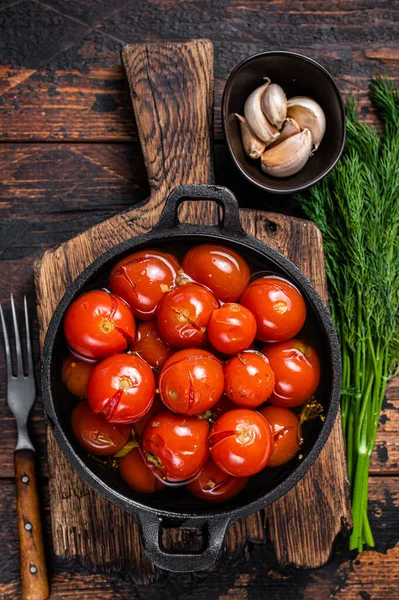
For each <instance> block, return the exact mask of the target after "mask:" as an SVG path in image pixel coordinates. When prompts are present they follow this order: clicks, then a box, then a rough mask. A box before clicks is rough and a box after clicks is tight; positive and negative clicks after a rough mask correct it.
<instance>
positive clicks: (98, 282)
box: [51, 235, 333, 514]
mask: <svg viewBox="0 0 399 600" xmlns="http://www.w3.org/2000/svg"><path fill="white" fill-rule="evenodd" d="M215 241H217V240H215V238H214V237H208V238H207V237H206V236H203V235H202V236H195V235H190V236H187V235H186V236H173V238H172V239H169V238H166V239H158V240H155V241H152V242H146V243H145V244H141V245H135V246H134V248H132V249H131V250H130V251H128V252H124V253H123V254H119V255H118V256H117V257H116V258H114V259H113V260H111V261H110V262H108V263H107V264H106V265H105V266H103V267H101V268H100V270H98V271H96V272H95V274H94V275H93V276H92V277H91V278H90V279H89V280H88V281H87V283H86V284H85V285H83V286H82V287H81V289H80V291H79V292H78V293H77V294H76V296H78V295H80V293H83V292H85V291H88V290H89V289H93V288H101V287H107V276H108V274H109V273H110V271H111V268H112V266H113V265H114V264H115V262H117V260H119V259H120V258H121V257H122V256H124V255H127V254H130V253H131V252H134V251H137V250H139V249H142V248H150V247H151V248H154V249H158V250H164V251H167V252H172V253H173V254H175V255H176V256H177V257H178V258H182V256H183V255H184V254H185V252H186V251H187V250H188V249H189V248H190V247H192V246H193V245H195V244H198V243H205V242H212V243H215ZM221 243H223V244H225V245H230V246H231V247H233V248H235V249H236V250H238V251H239V252H240V253H241V254H242V255H243V256H244V257H245V258H246V260H247V261H248V263H249V265H250V267H251V270H252V273H253V276H255V274H266V273H275V274H278V275H281V276H284V277H286V278H287V279H289V280H291V281H292V283H294V284H295V285H297V287H298V288H299V289H300V290H301V291H302V293H303V294H304V296H305V298H306V300H307V308H308V316H307V320H306V324H305V326H304V329H303V330H302V332H301V333H300V337H302V338H303V339H305V340H307V341H309V342H311V343H312V345H313V346H314V347H315V348H316V350H317V352H318V354H319V356H320V360H321V365H322V369H321V371H322V378H321V382H320V385H319V388H318V391H317V394H316V397H317V400H318V401H319V402H320V403H321V404H322V405H323V407H324V409H325V413H327V411H328V409H329V406H330V402H331V385H330V383H329V382H331V379H332V368H333V366H332V364H333V363H332V360H331V356H330V345H329V343H328V338H327V334H326V331H325V329H324V326H323V323H322V321H321V319H320V317H319V316H318V314H317V310H316V308H315V306H313V304H312V302H311V300H310V299H309V297H308V296H307V294H306V291H305V290H304V289H303V287H302V286H301V285H300V284H299V283H298V282H297V281H296V280H295V279H293V278H292V277H291V276H290V275H288V273H287V272H286V271H285V270H283V269H282V268H281V267H279V266H278V265H277V264H274V263H273V262H272V261H271V260H270V259H267V258H266V257H265V256H263V255H262V254H261V253H260V252H258V251H256V250H255V249H253V248H250V247H248V246H246V245H245V246H244V245H242V244H238V243H236V242H228V241H227V240H225V239H223V240H222V241H221ZM66 353H67V347H66V343H65V339H64V335H63V331H62V327H59V328H58V331H57V333H56V336H55V341H54V350H53V353H52V357H51V389H52V396H53V403H54V409H55V413H56V415H57V418H58V421H59V424H60V426H61V429H62V430H63V431H64V433H65V435H66V436H67V438H68V440H69V441H70V444H71V445H72V447H73V449H74V451H75V453H76V454H77V455H78V456H79V457H80V459H81V460H82V461H83V462H84V464H85V465H86V467H87V469H89V470H90V471H91V472H92V473H93V474H95V475H96V476H97V477H98V478H99V479H100V480H101V481H102V482H104V483H105V484H106V485H107V486H109V487H110V488H112V489H114V490H115V491H116V492H117V493H118V494H120V495H122V496H123V497H124V498H126V499H130V500H134V501H135V502H138V503H140V504H144V505H146V506H148V507H150V508H153V509H155V510H161V511H169V512H175V513H179V512H190V513H191V512H193V513H195V514H205V513H209V511H210V510H211V511H212V512H213V513H217V512H219V511H221V512H224V511H225V510H229V509H230V510H231V509H239V508H241V507H243V506H244V505H246V504H248V503H251V502H253V501H255V500H257V499H259V498H261V497H262V496H264V495H265V494H266V493H267V492H270V491H271V490H272V489H273V488H275V487H276V486H277V485H278V484H280V483H281V482H282V481H284V480H285V479H286V478H287V477H288V476H289V475H291V474H292V473H293V472H294V471H295V469H296V468H297V467H298V465H299V464H300V462H301V459H299V458H295V459H294V460H292V461H291V462H290V463H289V464H287V465H286V466H283V467H279V468H266V469H265V470H264V471H263V472H262V473H259V474H258V475H255V476H253V477H252V478H251V479H250V481H249V483H248V485H247V486H246V488H245V489H244V490H243V491H242V492H241V493H240V494H239V495H238V496H236V497H235V498H234V499H232V500H230V501H228V502H225V503H223V504H221V505H218V506H210V505H209V504H206V503H204V502H201V501H199V500H196V499H195V498H192V497H191V496H190V495H189V493H188V492H187V491H186V490H185V489H184V488H183V487H178V488H171V487H167V488H165V489H164V490H161V491H160V492H157V493H155V494H152V495H138V494H136V493H135V492H133V491H132V490H131V489H130V488H129V487H128V486H127V485H126V484H125V483H124V482H123V480H122V478H121V477H120V476H119V473H118V471H115V470H112V469H111V468H108V467H104V466H103V465H102V464H100V463H98V462H97V461H96V460H95V459H93V458H91V457H89V456H88V455H87V454H86V452H85V451H84V450H83V449H82V448H81V447H80V446H79V444H78V443H77V442H76V440H75V438H74V435H73V433H72V428H71V423H70V417H71V412H72V409H73V408H74V406H75V405H76V404H77V403H78V402H79V400H78V399H77V398H76V397H75V396H73V395H72V394H70V393H69V392H68V390H67V389H66V387H65V386H64V384H63V383H62V381H61V376H60V374H61V364H62V361H63V359H64V357H65V355H66ZM321 428H322V422H321V420H320V419H316V420H314V421H311V422H310V423H307V424H305V427H304V435H303V437H304V440H305V442H304V444H303V448H302V452H301V454H302V456H303V457H306V456H307V454H308V453H309V452H310V450H311V449H312V448H313V446H314V444H315V442H316V439H317V437H318V435H319V433H320V430H321Z"/></svg>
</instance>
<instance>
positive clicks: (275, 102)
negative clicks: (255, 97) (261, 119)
mask: <svg viewBox="0 0 399 600" xmlns="http://www.w3.org/2000/svg"><path fill="white" fill-rule="evenodd" d="M261 106H262V110H263V112H264V114H265V117H266V118H267V119H268V120H269V121H270V123H271V124H272V125H275V126H276V127H277V129H281V128H282V126H283V123H284V120H285V118H286V116H287V96H286V95H285V93H284V90H283V88H282V87H280V86H279V85H277V83H271V84H270V85H269V86H268V87H267V88H266V89H265V91H264V93H263V95H262V99H261Z"/></svg>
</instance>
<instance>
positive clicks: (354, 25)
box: [0, 0, 399, 600]
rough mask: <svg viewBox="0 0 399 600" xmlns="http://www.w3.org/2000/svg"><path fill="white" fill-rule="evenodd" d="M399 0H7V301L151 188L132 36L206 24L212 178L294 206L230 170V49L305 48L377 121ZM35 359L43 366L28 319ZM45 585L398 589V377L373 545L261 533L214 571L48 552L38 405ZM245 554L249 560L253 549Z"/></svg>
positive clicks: (5, 439) (4, 516)
mask: <svg viewBox="0 0 399 600" xmlns="http://www.w3.org/2000/svg"><path fill="white" fill-rule="evenodd" d="M398 16H399V4H398V3H397V2H392V1H384V0H380V1H379V2H378V3H376V2H373V1H372V0H363V1H361V0H352V1H351V2H342V1H330V2H322V1H295V2H289V1H288V0H287V1H285V0H273V1H270V2H259V1H258V2H255V1H242V2H238V1H237V0H214V1H212V0H206V1H201V0H197V1H183V2H177V1H174V0H163V1H160V0H153V1H151V2H150V1H144V0H143V1H140V2H138V1H137V2H133V1H132V0H131V1H126V0H89V1H87V0H46V2H37V1H34V0H17V1H15V0H0V259H1V262H0V300H1V301H2V302H5V303H6V305H7V308H8V295H9V293H10V292H14V293H15V294H16V296H17V299H18V301H19V303H21V298H22V295H23V294H24V293H26V294H27V295H28V297H29V299H30V302H31V305H32V306H33V305H34V301H35V299H34V291H33V275H32V265H33V261H34V260H35V258H37V257H38V256H39V255H40V253H41V252H43V250H44V249H46V248H49V247H51V246H53V245H55V244H57V243H60V242H62V241H64V240H67V239H69V238H71V237H72V236H74V235H76V234H77V233H79V232H81V231H83V230H85V229H87V228H88V227H90V226H91V225H93V224H95V223H98V222H99V221H102V220H103V219H105V218H107V217H108V216H110V215H112V214H113V213H115V212H118V211H121V210H124V209H126V208H127V207H129V206H131V205H132V204H135V203H139V202H142V201H143V200H144V199H145V198H146V196H147V195H148V186H147V181H146V175H145V170H144V165H143V161H142V157H141V151H140V148H139V146H138V144H137V135H136V128H135V125H134V119H133V114H132V110H131V106H130V101H129V97H128V93H127V89H126V85H125V82H124V78H123V73H122V67H121V64H120V58H119V51H120V49H121V48H122V46H123V45H125V44H126V43H131V42H135V41H143V40H153V39H168V38H173V39H179V38H183V37H184V38H187V37H208V38H210V39H211V40H212V41H213V42H214V45H215V76H216V98H215V140H216V145H215V155H216V181H217V183H220V184H224V185H228V186H229V187H230V188H232V189H233V191H234V192H235V193H236V194H237V195H238V198H239V200H240V203H241V205H242V206H247V207H254V208H272V209H273V210H281V211H284V212H288V213H290V214H294V212H295V209H294V208H293V206H292V203H291V199H290V198H284V199H281V198H277V199H276V198H273V197H267V196H266V195H265V194H262V193H260V192H259V191H258V190H256V189H255V188H252V187H250V186H249V185H247V184H246V183H245V182H244V181H242V180H241V179H240V178H239V176H238V175H237V174H236V173H235V172H234V170H233V169H232V165H231V163H230V160H229V158H228V156H227V152H226V149H225V147H224V144H223V140H222V132H221V123H220V115H219V113H220V100H221V94H222V90H223V85H224V82H225V79H226V77H227V75H228V73H229V72H230V70H231V69H232V68H233V67H234V66H235V64H236V63H237V62H239V61H240V60H242V59H243V58H245V57H246V56H248V55H250V54H253V53H255V52H259V51H260V50H267V49H276V48H282V49H291V50H296V51H299V52H303V53H304V54H307V55H309V56H312V57H314V58H316V59H317V60H319V61H320V62H321V63H322V64H324V65H325V66H326V67H327V68H328V69H329V70H330V72H331V73H332V74H333V75H334V76H335V77H336V79H337V81H338V85H339V87H340V89H341V91H342V92H343V93H344V95H345V96H346V95H348V94H349V93H353V94H355V96H356V97H357V99H358V105H359V110H360V111H361V113H362V116H363V117H364V119H366V120H368V121H373V113H372V111H370V110H369V102H368V98H367V86H368V83H369V80H370V77H371V76H372V75H373V74H377V73H379V74H384V73H385V74H388V75H390V76H391V77H394V78H395V77H396V78H398V75H399V73H398V61H399V45H398V42H397V41H395V38H396V40H397V39H398V27H397V25H396V24H395V20H396V21H397V19H398ZM34 333H35V341H36V344H35V348H36V366H37V368H38V367H39V356H38V345H37V332H36V329H35V332H34ZM4 366H5V365H4V360H3V355H2V354H1V355H0V397H1V400H0V441H1V453H0V523H1V527H0V597H1V598H4V599H6V600H17V599H18V598H20V592H19V581H18V577H19V564H18V540H17V526H16V511H15V492H14V480H13V450H14V447H15V440H16V430H15V423H14V421H13V419H12V417H11V414H10V412H9V411H8V409H7V407H6V406H5V392H6V385H5V369H4ZM32 437H33V440H34V443H35V445H36V447H37V449H38V455H39V462H40V475H41V478H40V487H41V494H42V500H43V506H44V513H45V521H46V523H45V528H46V532H47V536H46V543H47V551H48V556H49V567H50V572H51V584H52V596H51V597H52V598H57V599H58V598H63V599H71V600H83V599H84V598H101V599H104V600H105V599H107V598H109V599H111V598H112V600H119V599H128V598H129V599H130V598H142V597H143V598H144V597H145V598H146V599H147V600H152V599H154V600H155V599H158V598H161V597H163V598H174V599H185V598H190V599H192V600H200V599H203V598H206V599H207V600H213V599H216V598H223V599H224V598H226V599H227V598H229V599H236V600H238V599H239V600H241V599H258V598H266V597H267V598H270V599H271V600H274V599H276V600H277V599H279V600H280V599H284V600H285V599H287V600H291V599H292V600H293V599H295V600H298V599H300V598H304V599H306V600H316V599H317V600H318V599H323V600H324V599H326V598H333V599H345V600H352V599H355V598H356V599H362V600H371V599H372V600H379V599H382V598H384V599H385V600H389V599H395V600H397V599H398V598H399V587H398V581H399V562H398V560H399V544H398V539H399V382H398V380H396V381H393V382H392V383H391V384H390V386H389V389H388V392H387V398H386V401H385V405H384V411H383V414H382V416H381V423H380V429H379V434H378V438H377V446H376V451H375V453H374V455H373V459H372V466H371V478H370V511H371V521H372V526H373V529H374V532H375V537H376V543H377V545H376V550H375V551H366V552H363V553H362V554H361V555H359V556H357V555H356V554H355V553H349V551H348V550H347V540H345V539H338V540H337V543H336V549H335V552H334V556H333V557H332V558H331V561H330V563H329V564H328V565H326V566H325V567H323V568H322V569H319V570H317V571H316V570H314V571H300V570H294V569H290V568H284V569H282V568H281V567H279V566H278V565H277V564H276V561H275V559H274V557H273V555H272V552H271V550H270V548H268V547H267V546H264V545H254V546H253V547H249V548H248V552H247V556H245V557H238V559H237V561H236V562H235V563H234V564H232V563H231V561H230V562H229V561H228V560H227V558H226V557H222V559H221V561H220V563H219V564H218V566H217V567H216V568H215V569H213V570H212V572H210V573H209V574H201V575H198V576H192V575H171V574H169V575H165V576H164V577H163V578H162V579H161V580H159V581H157V582H154V583H153V584H152V585H150V586H147V587H145V588H144V587H143V586H137V585H135V583H134V582H133V581H127V580H123V579H121V578H120V577H119V576H118V575H117V574H112V573H111V574H93V573H90V572H89V571H88V570H86V569H85V568H84V566H82V565H79V564H76V563H70V562H65V561H61V560H59V559H56V558H55V557H54V556H51V538H50V524H49V518H50V516H49V512H48V495H47V479H46V475H47V471H46V457H45V447H44V421H43V409H42V404H41V401H40V399H39V401H38V402H37V404H36V406H35V409H34V411H33V419H32ZM245 558H249V560H247V561H246V560H245Z"/></svg>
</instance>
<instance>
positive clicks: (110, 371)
mask: <svg viewBox="0 0 399 600" xmlns="http://www.w3.org/2000/svg"><path fill="white" fill-rule="evenodd" d="M155 388H156V385H155V377H154V374H153V372H152V370H151V367H149V366H148V365H147V363H146V362H145V361H144V360H143V359H142V358H140V357H139V356H134V355H133V354H117V355H116V356H109V357H108V358H106V359H105V360H103V361H101V362H100V363H98V365H96V366H95V367H94V369H93V372H92V374H91V375H90V379H89V384H88V386H87V398H88V401H89V404H90V407H91V409H92V410H93V411H94V412H95V413H101V414H103V415H104V417H105V418H106V419H107V421H109V422H110V423H131V422H132V421H136V420H137V419H139V418H140V417H142V416H143V415H145V413H146V412H147V411H149V410H150V408H151V405H152V402H153V399H154V395H155Z"/></svg>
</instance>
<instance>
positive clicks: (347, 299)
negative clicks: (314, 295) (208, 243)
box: [297, 77, 399, 551]
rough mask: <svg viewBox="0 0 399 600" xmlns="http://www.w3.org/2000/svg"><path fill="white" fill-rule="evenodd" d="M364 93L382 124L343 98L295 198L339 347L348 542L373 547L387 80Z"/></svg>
mask: <svg viewBox="0 0 399 600" xmlns="http://www.w3.org/2000/svg"><path fill="white" fill-rule="evenodd" d="M370 97H371V100H372V101H373V103H374V105H375V107H376V109H377V112H378V114H379V116H380V118H381V121H382V128H381V129H376V128H374V127H371V126H369V125H367V124H364V123H361V122H360V121H359V119H358V118H357V115H356V106H355V102H354V100H353V99H350V101H349V102H348V105H347V115H346V116H347V119H346V121H347V141H346V145H345V153H344V156H343V158H342V159H341V160H340V162H339V163H338V165H337V166H336V168H335V170H334V171H333V172H332V173H331V174H330V175H329V176H328V177H326V178H325V179H324V180H323V181H322V182H321V183H320V184H318V185H316V186H314V187H313V188H311V189H310V190H309V193H307V194H306V195H301V196H299V197H298V198H297V201H298V203H299V205H300V206H301V207H302V209H303V211H304V212H305V214H306V215H307V217H308V218H310V219H311V220H313V221H314V222H315V223H316V224H317V225H318V227H319V228H320V230H321V232H322V235H323V240H324V249H325V260H326V270H327V277H328V283H329V294H330V307H331V312H332V316H333V319H334V323H335V326H336V328H337V331H338V334H339V337H340V342H341V349H342V373H343V375H342V376H343V382H342V388H343V389H342V398H341V412H342V424H343V430H344V436H345V443H346V454H347V463H348V475H349V480H350V482H351V494H352V510H353V531H352V534H351V537H350V548H351V549H355V548H358V550H359V551H361V550H362V549H363V544H364V543H366V544H368V545H369V546H374V539H373V535H372V532H371V529H370V524H369V520H368V515H367V505H368V470H369V463H370V456H371V453H372V450H373V447H374V443H375V438H376V434H377V428H378V422H379V416H380V412H381V408H382V403H383V399H384V394H385V390H386V385H387V382H388V380H389V379H390V378H391V377H392V376H393V375H394V374H396V373H397V371H398V362H399V320H398V306H399V104H398V92H397V90H396V89H395V87H394V85H393V83H392V82H391V81H390V80H388V79H383V78H381V77H378V78H376V79H375V80H374V81H373V82H372V84H371V86H370Z"/></svg>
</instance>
